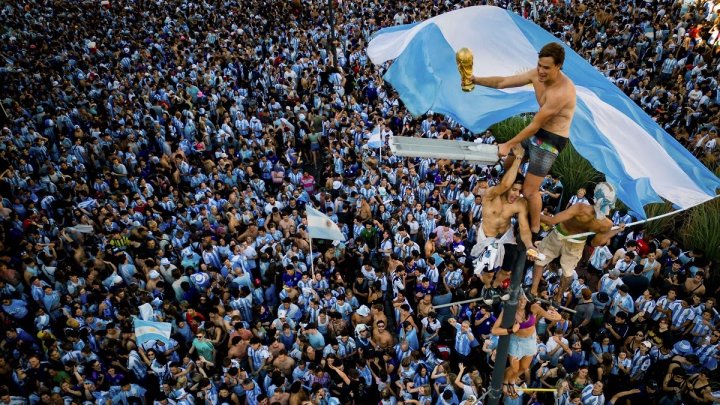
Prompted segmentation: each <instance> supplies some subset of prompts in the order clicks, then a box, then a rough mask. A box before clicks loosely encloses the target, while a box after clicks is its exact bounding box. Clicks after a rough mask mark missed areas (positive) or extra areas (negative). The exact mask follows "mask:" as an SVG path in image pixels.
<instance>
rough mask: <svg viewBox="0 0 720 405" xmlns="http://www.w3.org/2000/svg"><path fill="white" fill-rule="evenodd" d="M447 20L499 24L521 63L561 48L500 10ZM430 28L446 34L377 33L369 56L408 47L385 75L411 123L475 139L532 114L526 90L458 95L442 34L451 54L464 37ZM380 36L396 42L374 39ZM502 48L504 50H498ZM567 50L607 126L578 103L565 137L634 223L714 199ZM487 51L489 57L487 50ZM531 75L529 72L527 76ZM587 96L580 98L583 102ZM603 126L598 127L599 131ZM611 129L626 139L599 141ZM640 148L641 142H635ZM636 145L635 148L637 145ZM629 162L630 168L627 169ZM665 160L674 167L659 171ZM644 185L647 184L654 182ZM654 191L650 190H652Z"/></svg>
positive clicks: (666, 142) (667, 142)
mask: <svg viewBox="0 0 720 405" xmlns="http://www.w3.org/2000/svg"><path fill="white" fill-rule="evenodd" d="M453 13H455V14H454V15H453V16H452V18H460V20H459V21H463V20H462V18H471V17H472V18H476V19H481V18H485V21H478V24H481V23H482V24H484V23H487V24H499V25H500V26H499V27H498V30H502V29H507V32H508V35H512V36H514V38H515V37H517V38H516V41H515V42H516V43H515V44H514V45H513V46H515V47H516V48H517V47H520V48H518V49H517V51H519V52H521V53H523V55H524V56H523V57H524V58H527V56H528V55H527V53H524V52H523V51H525V52H527V51H528V50H529V49H527V48H523V47H527V46H531V47H532V48H534V50H535V51H536V52H537V51H539V50H540V48H542V46H544V45H545V44H547V43H548V42H559V41H558V40H557V39H556V38H554V37H553V36H552V35H551V34H550V33H548V32H547V31H545V30H544V29H542V28H541V27H539V26H537V25H535V24H534V23H532V22H530V21H527V20H525V19H523V18H522V17H520V16H518V15H516V14H514V13H512V12H508V11H506V10H505V11H504V12H501V13H500V14H498V10H497V9H496V8H490V7H488V8H484V9H481V8H473V9H472V10H470V9H467V13H465V10H463V11H459V12H453ZM461 13H465V14H461ZM504 14H507V16H509V21H511V22H514V23H515V26H516V28H517V29H518V30H519V31H518V30H514V28H512V29H510V28H507V27H506V24H507V22H506V21H507V20H506V19H505V18H502V17H500V16H501V15H502V16H503V17H504ZM446 17H447V16H446ZM433 21H438V22H440V23H441V24H445V25H443V27H444V28H441V27H439V26H438V25H436V24H435V23H434V22H429V23H427V24H425V26H424V27H419V28H420V29H418V30H416V32H414V35H413V36H412V37H411V38H410V39H408V38H406V37H402V36H399V35H398V34H399V33H400V32H401V31H403V30H409V29H411V28H413V27H415V26H416V25H412V26H397V27H391V28H389V29H384V30H381V31H379V32H378V33H376V35H375V36H374V38H377V39H378V46H377V48H376V49H374V50H373V55H375V58H376V59H375V60H374V61H375V62H376V63H379V62H381V61H382V60H377V59H378V57H380V55H384V57H385V58H387V57H388V56H389V55H390V53H388V52H387V51H388V50H389V49H393V47H395V49H398V48H397V46H398V45H399V43H400V42H398V41H403V43H404V42H406V41H407V45H406V46H405V48H404V49H402V51H401V52H400V53H399V55H397V54H396V53H395V54H393V55H397V57H396V58H395V61H394V63H393V64H392V66H391V67H390V68H389V69H388V71H387V72H386V74H385V80H387V81H388V82H389V83H390V84H392V85H393V86H394V87H395V89H396V90H397V91H398V93H399V94H400V95H401V97H402V99H403V102H404V103H405V105H406V107H407V108H408V110H409V111H410V112H411V113H412V114H413V115H421V114H424V113H425V112H427V111H428V110H433V111H434V112H438V113H442V114H445V115H447V116H449V117H450V118H452V119H454V120H456V121H458V122H460V123H461V124H462V125H464V126H465V127H467V128H469V129H471V130H472V131H474V132H480V131H483V130H484V129H486V128H487V127H489V126H490V125H492V124H494V123H496V122H499V121H501V120H503V119H506V118H508V117H511V116H514V115H517V114H519V113H523V112H534V111H537V108H538V105H537V101H536V100H535V97H534V94H533V92H532V91H531V89H527V91H519V92H518V91H515V92H505V91H499V90H495V89H489V88H486V87H482V86H478V87H476V88H475V90H474V91H473V92H470V93H464V92H462V90H461V89H460V86H459V85H458V84H459V82H460V75H459V73H458V71H457V67H456V64H455V50H454V49H453V47H452V46H451V45H450V43H449V42H448V39H447V38H446V37H445V35H448V34H449V35H451V36H453V37H452V41H454V42H453V43H455V45H456V46H457V45H458V44H459V43H465V41H464V39H460V40H459V39H458V35H460V36H462V32H460V31H459V30H458V29H457V28H455V26H454V24H453V21H450V23H449V24H448V19H447V18H445V19H444V20H443V19H437V20H433ZM448 25H449V27H448ZM503 27H506V28H503ZM444 32H445V34H444ZM486 32H487V31H486ZM386 33H390V34H394V35H390V36H388V37H386V38H379V37H381V36H382V34H386ZM521 35H522V36H521ZM522 37H524V38H525V39H526V40H527V42H526V43H525V45H523V44H522V43H521V42H522V41H521V38H522ZM382 41H385V42H384V44H382V45H380V44H379V42H382ZM473 41H482V38H480V39H478V38H468V39H467V43H468V46H469V44H470V43H472V42H473ZM461 46H465V45H461ZM484 46H486V47H485V48H482V49H486V50H487V49H490V48H487V46H488V44H485V45H484ZM500 46H503V45H502V44H500ZM388 47H389V48H388ZM565 48H566V51H567V52H566V61H565V64H564V67H563V70H564V72H565V73H566V74H567V75H568V76H570V77H571V78H572V79H573V81H574V82H575V84H576V86H578V87H579V88H585V89H586V90H589V91H590V92H592V93H593V94H594V95H595V96H597V97H598V98H599V99H600V100H601V101H602V102H604V103H605V104H602V105H599V103H598V102H597V100H591V101H592V102H593V105H594V107H593V108H605V109H607V110H602V116H604V118H605V120H604V121H603V122H604V124H598V122H597V118H598V117H597V116H594V114H593V111H594V110H593V109H592V108H590V107H589V106H588V105H587V103H585V102H584V101H583V100H582V99H581V98H580V97H578V104H577V110H576V115H575V118H574V120H573V123H572V126H571V135H570V137H571V140H572V142H573V145H574V146H575V148H576V149H577V150H578V152H579V153H580V154H581V155H582V156H584V157H585V158H586V159H588V160H589V161H590V162H591V163H592V164H593V166H594V167H595V168H596V169H598V170H600V171H601V172H603V173H604V174H605V176H606V178H607V180H608V181H609V182H610V183H612V184H614V185H615V186H616V189H617V190H618V197H619V198H620V199H621V200H622V201H623V202H625V204H626V205H628V206H629V207H630V209H631V210H632V211H633V212H635V213H636V214H637V215H638V216H640V217H645V214H644V209H643V205H645V204H648V203H652V202H658V201H661V200H662V199H661V198H660V195H662V196H664V197H665V198H668V196H669V195H670V196H671V197H673V198H671V200H673V199H674V200H673V202H674V203H679V204H682V205H683V206H684V207H687V206H691V205H694V204H698V203H700V202H702V201H706V200H707V199H709V198H710V197H711V196H714V195H715V193H716V190H717V189H718V188H720V179H718V178H717V177H716V176H715V175H714V174H713V173H712V172H710V171H709V170H708V169H707V168H706V167H705V166H704V165H702V164H701V163H700V162H698V161H697V159H695V158H694V157H693V156H692V155H691V154H690V153H689V152H688V151H687V150H686V149H685V148H684V147H683V146H682V145H680V144H679V143H678V142H677V141H676V140H675V139H673V138H672V137H671V136H670V135H669V134H667V133H666V132H665V131H664V130H663V129H662V128H660V127H659V126H658V125H657V124H656V123H655V122H654V121H653V120H652V118H650V117H649V116H648V115H647V114H645V113H644V111H642V109H641V108H640V107H638V106H637V105H636V104H635V103H634V102H633V101H632V100H630V99H629V98H628V97H627V96H625V95H624V94H623V93H622V91H620V89H618V88H617V87H616V86H615V85H613V84H612V83H610V82H609V81H608V80H607V79H606V78H605V77H604V76H603V75H602V74H601V73H600V72H598V71H597V70H596V69H595V68H594V67H592V66H591V65H590V64H589V63H588V62H587V61H585V60H584V59H583V58H582V57H580V56H579V55H577V54H576V53H575V52H574V51H572V49H570V48H569V47H567V46H565ZM398 51H400V49H398ZM490 51H491V52H492V50H491V49H490ZM494 55H495V57H499V58H500V59H503V58H505V55H504V54H498V53H497V52H496V53H495V54H494ZM390 57H395V56H390ZM475 63H476V64H483V63H491V64H492V63H497V61H495V62H493V60H488V61H483V60H482V55H476V59H475ZM485 66H488V65H485ZM531 67H532V66H528V68H531ZM514 73H519V72H508V73H507V74H514ZM587 94H588V93H585V97H587ZM595 96H593V97H595ZM603 106H605V107H603ZM608 114H610V115H608ZM612 114H621V115H624V117H627V118H628V119H629V120H632V122H625V121H623V120H619V121H623V122H625V124H624V125H621V126H618V125H615V126H614V125H613V123H611V124H610V125H609V124H608V120H609V119H610V118H611V117H612ZM601 125H603V126H602V128H603V129H602V130H601ZM611 127H612V128H625V127H631V128H628V129H629V130H628V131H626V132H632V133H621V134H617V133H614V132H618V131H612V132H613V133H603V130H604V131H605V132H607V131H608V130H609V128H611ZM620 132H622V131H620ZM608 136H611V137H612V140H613V141H610V139H609V138H608ZM623 137H636V138H634V139H635V140H636V141H637V140H638V138H637V137H647V142H648V146H649V148H648V150H652V149H654V150H656V151H657V153H659V154H661V155H662V156H657V158H655V160H653V157H650V156H647V155H642V153H644V152H645V153H647V151H645V150H637V151H636V152H633V153H637V154H638V155H637V156H638V159H633V156H629V155H630V154H629V153H628V151H627V150H622V151H618V150H616V149H615V148H619V147H622V146H621V145H622V144H623ZM630 139H632V138H630ZM639 142H644V141H643V140H642V139H640V140H639ZM635 145H636V146H637V142H636V143H635ZM658 146H659V148H662V150H660V149H659V148H658ZM620 152H622V153H620ZM623 155H624V156H623ZM627 159H633V160H631V161H628V160H627ZM667 159H671V160H672V162H668V163H662V162H663V161H666V160H667ZM624 162H625V163H624ZM667 164H670V166H673V165H677V166H675V167H674V168H670V169H669V170H664V171H663V170H658V172H663V173H670V177H669V178H670V179H671V180H672V181H669V182H668V181H659V179H660V178H659V177H653V174H656V173H655V172H654V171H653V169H652V168H653V167H654V166H655V165H657V167H658V168H663V167H665V166H667ZM628 165H629V166H628ZM670 166H668V167H670ZM648 168H649V169H648ZM628 169H632V170H628ZM630 173H633V175H631V174H630ZM650 178H652V179H653V180H652V182H651V180H650ZM653 184H654V185H655V188H653ZM684 185H687V190H688V193H683V191H682V190H683V189H684V187H683V186H684ZM658 187H659V188H658ZM686 196H690V197H686Z"/></svg>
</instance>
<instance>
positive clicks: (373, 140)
mask: <svg viewBox="0 0 720 405" xmlns="http://www.w3.org/2000/svg"><path fill="white" fill-rule="evenodd" d="M367 146H368V147H369V148H373V149H380V147H382V138H381V137H380V127H379V126H376V127H375V128H374V129H373V130H372V132H371V133H370V138H368V143H367Z"/></svg>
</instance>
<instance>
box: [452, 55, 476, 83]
mask: <svg viewBox="0 0 720 405" xmlns="http://www.w3.org/2000/svg"><path fill="white" fill-rule="evenodd" d="M455 62H456V63H457V67H458V71H459V72H460V87H461V88H462V89H463V91H472V90H473V89H474V88H475V83H473V81H472V77H473V73H472V68H473V54H472V51H471V50H470V49H468V48H462V49H460V50H459V51H457V53H456V54H455Z"/></svg>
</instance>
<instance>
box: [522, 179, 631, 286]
mask: <svg viewBox="0 0 720 405" xmlns="http://www.w3.org/2000/svg"><path fill="white" fill-rule="evenodd" d="M594 197H595V204H594V205H592V206H591V205H585V204H575V205H573V206H571V207H570V208H568V209H566V210H565V211H562V212H560V213H558V214H557V215H555V216H552V217H548V216H542V217H541V218H540V219H541V221H542V222H543V223H546V224H550V225H554V226H555V227H554V228H553V230H552V231H551V232H550V233H549V234H548V235H547V236H546V237H545V238H544V239H543V240H542V241H541V242H540V245H539V246H538V250H539V253H540V254H541V255H544V256H545V257H543V258H542V259H541V260H537V261H535V270H534V274H533V283H532V287H530V294H531V295H532V296H535V295H537V293H538V285H539V284H540V278H541V277H542V272H543V269H544V268H545V266H546V265H547V264H548V263H550V262H552V261H553V260H555V259H556V258H558V257H559V258H560V267H561V268H562V272H563V276H562V278H561V280H560V288H559V289H558V291H565V290H567V288H568V287H569V286H570V283H571V282H572V279H573V274H574V271H575V267H576V266H577V264H578V262H579V261H580V258H581V257H582V253H583V249H584V248H585V241H586V238H587V237H586V236H585V237H580V238H572V237H569V236H572V235H575V234H580V233H584V232H595V237H593V239H592V240H591V241H590V243H591V244H592V245H593V246H602V245H604V244H605V243H607V242H608V241H609V240H610V239H611V238H612V237H613V236H615V235H617V234H618V233H619V232H621V231H622V230H623V229H625V226H624V225H621V226H620V227H619V228H617V229H612V228H613V224H612V221H611V220H610V219H609V218H608V217H607V215H608V214H609V213H610V208H612V207H613V206H614V204H615V200H616V194H615V188H614V187H613V186H611V185H610V184H608V183H605V182H603V183H599V184H598V185H597V186H595V192H594Z"/></svg>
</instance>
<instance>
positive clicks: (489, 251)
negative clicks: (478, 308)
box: [470, 145, 534, 295]
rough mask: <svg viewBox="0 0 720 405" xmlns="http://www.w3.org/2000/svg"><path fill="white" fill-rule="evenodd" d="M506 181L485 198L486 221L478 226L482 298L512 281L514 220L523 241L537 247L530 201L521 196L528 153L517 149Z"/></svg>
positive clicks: (477, 255)
mask: <svg viewBox="0 0 720 405" xmlns="http://www.w3.org/2000/svg"><path fill="white" fill-rule="evenodd" d="M513 153H514V155H513V156H510V157H508V158H507V159H508V160H509V161H511V162H510V163H507V164H509V167H508V169H507V171H506V172H505V175H503V178H502V180H501V181H500V183H499V184H498V185H496V186H493V187H491V188H489V189H488V190H487V191H486V192H485V196H484V197H483V208H482V221H481V222H480V223H479V224H477V225H476V228H475V234H476V243H475V246H473V248H472V250H471V251H470V256H471V257H474V258H476V259H475V262H474V265H475V275H477V276H479V277H480V278H481V280H482V282H483V287H484V290H483V292H481V294H485V295H493V291H492V289H493V288H494V287H496V286H498V285H500V284H501V283H502V282H503V281H504V280H506V279H508V278H509V277H510V272H511V271H512V264H513V263H514V262H515V255H516V253H515V252H516V250H515V246H516V244H517V243H516V239H515V238H516V235H515V232H514V230H513V226H512V218H513V217H515V216H517V218H518V225H519V229H520V235H519V236H520V238H521V239H522V241H523V242H524V243H525V245H526V246H527V247H528V248H529V249H531V248H533V247H534V245H533V243H532V236H531V234H530V225H529V223H528V219H527V216H528V210H527V209H528V208H527V201H526V200H525V199H524V198H523V197H522V196H521V195H520V191H521V189H522V178H519V177H518V169H519V167H520V163H521V162H522V157H523V156H524V154H525V150H524V149H523V148H522V147H521V146H519V145H517V146H516V147H514V148H513Z"/></svg>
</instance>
